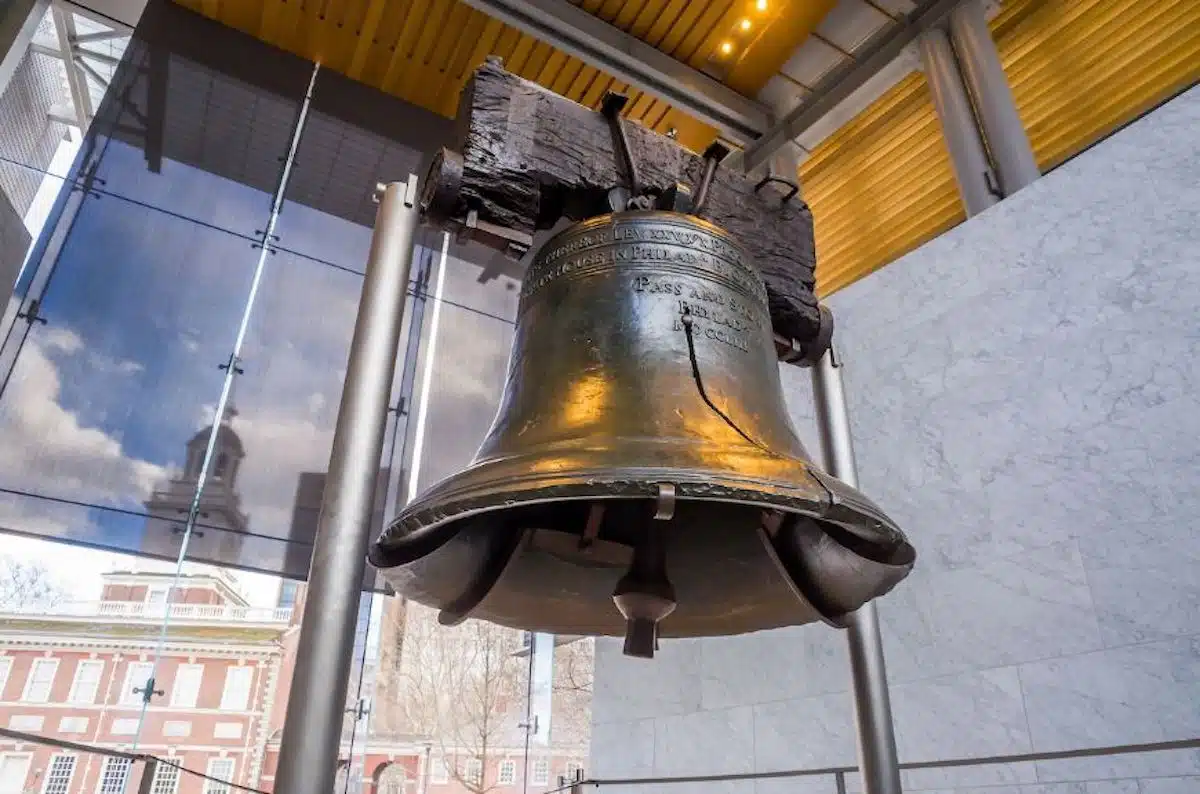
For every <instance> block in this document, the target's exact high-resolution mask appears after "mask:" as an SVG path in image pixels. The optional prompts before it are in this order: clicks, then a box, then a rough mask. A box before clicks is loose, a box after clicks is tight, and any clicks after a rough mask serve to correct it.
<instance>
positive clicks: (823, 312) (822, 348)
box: [775, 305, 833, 367]
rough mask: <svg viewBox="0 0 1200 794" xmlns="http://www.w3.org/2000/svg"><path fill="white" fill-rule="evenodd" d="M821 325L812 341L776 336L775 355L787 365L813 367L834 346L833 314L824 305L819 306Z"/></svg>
mask: <svg viewBox="0 0 1200 794" xmlns="http://www.w3.org/2000/svg"><path fill="white" fill-rule="evenodd" d="M817 311H819V312H820V316H821V323H820V325H819V326H818V329H817V335H816V336H814V337H813V338H812V339H808V340H806V341H803V342H800V341H797V340H795V339H787V338H785V337H782V336H780V335H779V334H775V354H776V356H778V358H779V360H780V361H782V362H784V363H785V364H795V365H796V366H798V367H812V366H815V365H816V363H817V362H818V361H820V360H821V356H823V355H825V353H826V351H828V350H830V349H831V346H832V344H833V312H831V311H829V309H828V308H826V307H825V306H824V305H821V306H818V307H817Z"/></svg>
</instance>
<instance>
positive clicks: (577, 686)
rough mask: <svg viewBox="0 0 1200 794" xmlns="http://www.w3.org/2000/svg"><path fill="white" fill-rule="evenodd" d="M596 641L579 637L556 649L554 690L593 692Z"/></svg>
mask: <svg viewBox="0 0 1200 794" xmlns="http://www.w3.org/2000/svg"><path fill="white" fill-rule="evenodd" d="M595 648H596V641H595V640H594V639H592V638H591V637H579V638H577V639H573V640H571V641H570V642H564V643H563V644H561V645H559V646H558V647H557V648H555V649H554V667H555V675H554V691H555V692H556V693H557V692H562V693H564V694H565V693H571V692H580V693H586V694H589V695H590V694H591V692H592V676H593V673H594V672H595V667H596V654H595Z"/></svg>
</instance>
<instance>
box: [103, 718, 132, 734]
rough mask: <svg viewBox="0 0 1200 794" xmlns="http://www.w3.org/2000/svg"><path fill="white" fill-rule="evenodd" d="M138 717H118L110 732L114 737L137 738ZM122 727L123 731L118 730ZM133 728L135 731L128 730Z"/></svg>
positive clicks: (110, 725)
mask: <svg viewBox="0 0 1200 794" xmlns="http://www.w3.org/2000/svg"><path fill="white" fill-rule="evenodd" d="M138 722H139V720H138V718H137V717H117V718H116V719H114V720H113V721H112V722H111V723H110V724H109V726H108V732H109V733H110V734H112V735H113V736H137V732H138ZM118 725H119V726H121V730H117V726H118ZM130 727H132V728H133V730H126V729H127V728H130Z"/></svg>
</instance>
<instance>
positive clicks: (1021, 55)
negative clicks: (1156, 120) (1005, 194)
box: [992, 0, 1200, 171]
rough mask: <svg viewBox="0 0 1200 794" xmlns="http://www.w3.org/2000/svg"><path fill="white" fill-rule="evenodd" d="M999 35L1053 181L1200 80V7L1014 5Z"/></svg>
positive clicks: (1158, 2)
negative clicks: (1067, 163)
mask: <svg viewBox="0 0 1200 794" xmlns="http://www.w3.org/2000/svg"><path fill="white" fill-rule="evenodd" d="M992 30H993V35H994V36H995V38H996V47H997V49H998V50H999V51H1000V58H1001V60H1002V61H1003V63H1004V70H1005V73H1006V74H1007V75H1008V80H1009V83H1010V84H1011V86H1012V91H1013V98H1014V100H1015V101H1016V104H1017V110H1018V111H1019V112H1020V114H1021V120H1022V121H1023V122H1024V123H1025V129H1026V131H1027V132H1028V134H1029V141H1030V144H1031V145H1032V146H1033V151H1034V154H1035V156H1036V157H1037V161H1038V165H1039V166H1041V168H1042V170H1043V171H1045V170H1047V169H1049V168H1052V167H1054V166H1056V165H1058V164H1059V163H1061V162H1062V161H1063V160H1066V159H1068V158H1069V157H1071V156H1072V155H1074V154H1077V153H1078V152H1079V151H1080V150H1081V149H1084V148H1086V147H1087V146H1089V145H1090V144H1092V143H1094V142H1095V141H1096V140H1097V139H1099V138H1101V137H1103V136H1104V135H1106V134H1108V133H1109V132H1112V131H1113V130H1114V129H1116V128H1118V127H1120V126H1121V125H1122V124H1125V123H1127V122H1129V121H1130V120H1131V119H1133V118H1135V117H1137V116H1138V115H1139V114H1141V113H1144V112H1145V111H1147V110H1149V109H1151V108H1153V107H1154V106H1155V105H1157V104H1159V103H1161V102H1162V101H1163V100H1165V99H1167V98H1168V97H1170V96H1172V95H1173V94H1175V93H1177V92H1178V91H1180V90H1182V89H1183V88H1186V87H1187V86H1189V85H1191V84H1194V83H1195V82H1196V81H1197V80H1198V79H1200V0H1009V2H1007V3H1005V5H1004V7H1003V8H1002V9H1001V12H1000V14H999V15H997V17H996V19H994V20H993V22H992ZM1197 134H1200V132H1198V133H1197Z"/></svg>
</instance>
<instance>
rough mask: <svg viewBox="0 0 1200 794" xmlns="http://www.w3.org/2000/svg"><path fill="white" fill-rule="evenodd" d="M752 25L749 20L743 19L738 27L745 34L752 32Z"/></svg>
mask: <svg viewBox="0 0 1200 794" xmlns="http://www.w3.org/2000/svg"><path fill="white" fill-rule="evenodd" d="M751 25H752V23H751V22H750V20H748V19H743V20H742V21H741V22H739V23H738V27H739V28H741V29H742V32H743V33H745V32H746V31H748V30H750V26H751Z"/></svg>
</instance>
